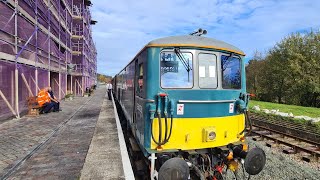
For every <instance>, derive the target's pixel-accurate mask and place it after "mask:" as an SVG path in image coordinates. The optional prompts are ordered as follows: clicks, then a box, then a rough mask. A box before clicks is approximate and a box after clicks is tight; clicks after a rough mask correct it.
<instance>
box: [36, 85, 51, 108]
mask: <svg viewBox="0 0 320 180" xmlns="http://www.w3.org/2000/svg"><path fill="white" fill-rule="evenodd" d="M48 90H49V88H48V87H45V88H43V89H41V90H40V91H39V93H38V97H37V101H38V104H39V105H40V106H41V107H42V108H43V110H42V112H44V113H48V112H49V111H50V110H51V109H52V107H54V103H53V102H51V100H50V95H49V93H48Z"/></svg>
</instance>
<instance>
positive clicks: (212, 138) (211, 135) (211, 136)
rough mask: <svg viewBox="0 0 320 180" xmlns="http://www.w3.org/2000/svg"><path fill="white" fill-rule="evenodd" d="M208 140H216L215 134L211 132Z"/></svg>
mask: <svg viewBox="0 0 320 180" xmlns="http://www.w3.org/2000/svg"><path fill="white" fill-rule="evenodd" d="M208 138H209V139H210V140H211V141H212V140H214V139H215V138H216V133H215V132H213V131H211V132H209V135H208Z"/></svg>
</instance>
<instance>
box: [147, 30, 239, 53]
mask: <svg viewBox="0 0 320 180" xmlns="http://www.w3.org/2000/svg"><path fill="white" fill-rule="evenodd" d="M147 47H199V48H210V49H217V50H222V51H230V52H234V53H237V54H239V55H245V54H244V52H243V51H242V50H241V49H239V48H237V47H235V46H233V45H231V44H228V43H226V42H223V41H220V40H217V39H213V38H208V37H204V36H191V35H183V36H170V37H165V38H160V39H155V40H153V41H151V42H149V43H148V44H147Z"/></svg>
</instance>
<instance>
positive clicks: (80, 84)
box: [76, 79, 83, 96]
mask: <svg viewBox="0 0 320 180" xmlns="http://www.w3.org/2000/svg"><path fill="white" fill-rule="evenodd" d="M76 81H77V83H78V86H79V88H80V89H81V91H82V96H83V89H82V87H81V84H80V83H79V81H78V79H76Z"/></svg>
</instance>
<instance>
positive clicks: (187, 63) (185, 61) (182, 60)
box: [174, 48, 192, 72]
mask: <svg viewBox="0 0 320 180" xmlns="http://www.w3.org/2000/svg"><path fill="white" fill-rule="evenodd" d="M174 53H175V54H176V55H177V56H178V58H179V60H180V61H181V62H182V64H183V66H184V68H185V69H186V71H187V72H189V71H191V70H192V68H191V66H190V65H189V61H187V60H186V59H185V58H184V57H183V55H182V53H181V51H180V49H179V48H174Z"/></svg>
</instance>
